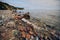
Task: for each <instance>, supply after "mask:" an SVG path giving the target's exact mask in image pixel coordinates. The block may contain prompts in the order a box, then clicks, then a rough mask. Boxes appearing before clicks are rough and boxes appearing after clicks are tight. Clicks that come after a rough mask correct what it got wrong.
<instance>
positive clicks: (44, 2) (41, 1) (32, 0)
mask: <svg viewBox="0 0 60 40" xmlns="http://www.w3.org/2000/svg"><path fill="white" fill-rule="evenodd" d="M0 1H3V2H6V3H8V4H10V5H13V6H15V7H23V8H25V9H29V10H33V9H43V10H46V9H47V10H60V8H59V7H60V3H59V2H60V0H0Z"/></svg>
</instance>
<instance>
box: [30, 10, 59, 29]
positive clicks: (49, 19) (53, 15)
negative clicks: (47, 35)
mask: <svg viewBox="0 0 60 40" xmlns="http://www.w3.org/2000/svg"><path fill="white" fill-rule="evenodd" d="M30 15H31V16H33V17H36V18H39V19H41V21H44V22H45V23H46V24H48V25H50V26H53V27H55V28H56V29H57V30H60V10H35V11H31V12H30Z"/></svg>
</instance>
